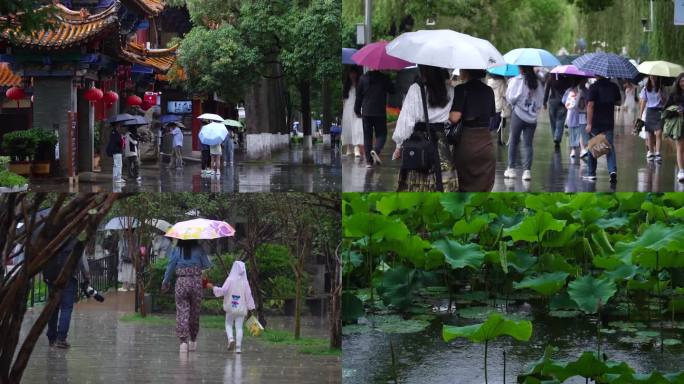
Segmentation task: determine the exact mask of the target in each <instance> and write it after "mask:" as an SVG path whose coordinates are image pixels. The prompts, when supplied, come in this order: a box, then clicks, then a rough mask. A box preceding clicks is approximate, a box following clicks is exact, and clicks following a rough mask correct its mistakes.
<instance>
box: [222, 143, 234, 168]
mask: <svg viewBox="0 0 684 384" xmlns="http://www.w3.org/2000/svg"><path fill="white" fill-rule="evenodd" d="M234 153H235V143H234V142H233V138H232V137H230V136H228V137H227V138H226V141H225V142H224V143H223V159H224V161H225V162H227V163H228V164H233V154H234Z"/></svg>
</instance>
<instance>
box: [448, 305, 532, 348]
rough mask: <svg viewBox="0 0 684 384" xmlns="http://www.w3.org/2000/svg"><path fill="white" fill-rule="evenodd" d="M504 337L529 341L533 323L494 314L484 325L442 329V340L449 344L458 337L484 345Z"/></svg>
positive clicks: (449, 326)
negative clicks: (483, 343) (486, 342)
mask: <svg viewBox="0 0 684 384" xmlns="http://www.w3.org/2000/svg"><path fill="white" fill-rule="evenodd" d="M503 335H506V336H511V337H513V338H514V339H516V340H520V341H527V340H529V339H530V337H531V336H532V322H531V321H527V320H521V321H514V320H509V319H507V318H505V317H504V316H503V315H502V314H500V313H497V312H494V313H491V314H490V315H489V318H487V321H485V322H484V323H482V324H474V325H466V326H463V327H455V326H451V325H444V326H443V327H442V338H443V339H444V341H447V342H449V341H451V340H453V339H455V338H458V337H465V338H467V339H468V340H470V341H473V342H476V343H482V342H485V341H489V340H494V339H496V338H497V337H499V336H503Z"/></svg>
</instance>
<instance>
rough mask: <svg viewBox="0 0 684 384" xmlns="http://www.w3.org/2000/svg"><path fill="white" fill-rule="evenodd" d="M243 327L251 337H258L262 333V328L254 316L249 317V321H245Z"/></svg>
mask: <svg viewBox="0 0 684 384" xmlns="http://www.w3.org/2000/svg"><path fill="white" fill-rule="evenodd" d="M245 326H246V327H247V330H248V331H249V334H250V335H252V336H260V335H261V333H262V332H263V331H264V327H263V326H262V325H261V323H259V320H258V319H257V317H256V316H254V315H252V316H250V317H249V319H247V321H246V322H245Z"/></svg>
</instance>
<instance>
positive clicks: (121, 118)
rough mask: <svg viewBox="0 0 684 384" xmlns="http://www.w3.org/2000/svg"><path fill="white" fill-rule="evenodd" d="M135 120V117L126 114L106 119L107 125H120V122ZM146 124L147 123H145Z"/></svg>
mask: <svg viewBox="0 0 684 384" xmlns="http://www.w3.org/2000/svg"><path fill="white" fill-rule="evenodd" d="M133 119H135V116H133V115H129V114H128V113H120V114H118V115H114V116H112V117H110V118H109V119H107V123H109V124H113V123H120V122H122V121H129V120H133ZM146 124H147V123H146Z"/></svg>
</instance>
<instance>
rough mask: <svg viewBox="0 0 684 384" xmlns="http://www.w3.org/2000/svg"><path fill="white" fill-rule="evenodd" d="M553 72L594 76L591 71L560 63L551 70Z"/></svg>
mask: <svg viewBox="0 0 684 384" xmlns="http://www.w3.org/2000/svg"><path fill="white" fill-rule="evenodd" d="M551 73H555V74H556V75H572V76H583V77H594V74H593V73H591V72H586V71H582V70H580V69H578V68H577V67H575V66H574V65H572V64H571V65H559V66H557V67H556V68H554V69H552V70H551Z"/></svg>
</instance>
